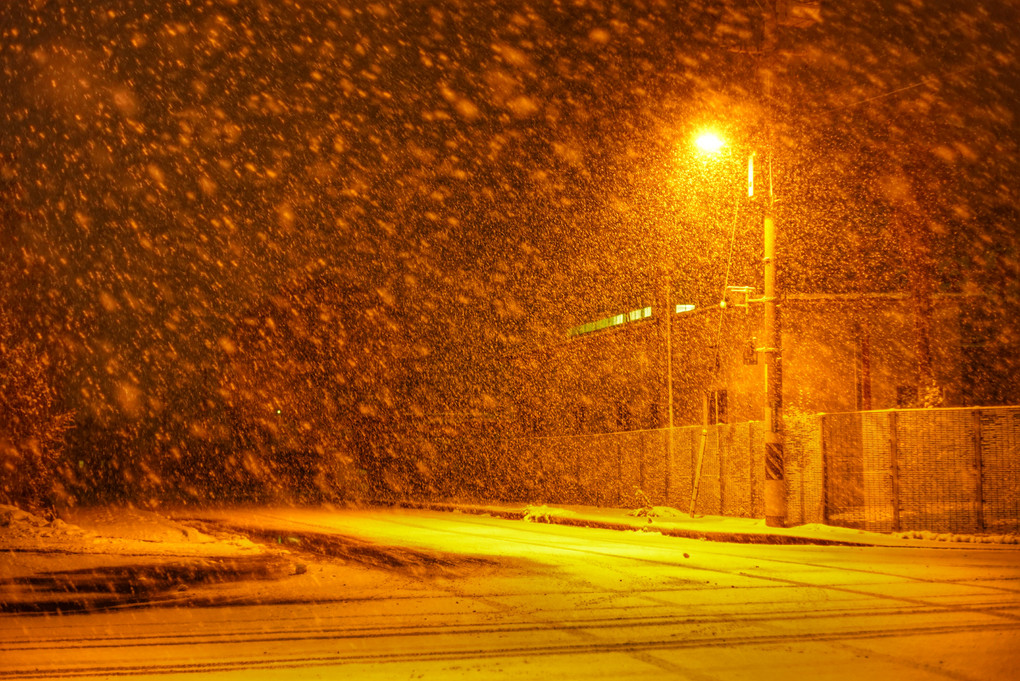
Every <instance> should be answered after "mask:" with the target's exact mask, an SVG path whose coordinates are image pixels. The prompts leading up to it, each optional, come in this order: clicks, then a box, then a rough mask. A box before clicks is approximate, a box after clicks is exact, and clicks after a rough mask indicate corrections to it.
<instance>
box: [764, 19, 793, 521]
mask: <svg viewBox="0 0 1020 681" xmlns="http://www.w3.org/2000/svg"><path fill="white" fill-rule="evenodd" d="M777 5H780V3H779V2H777V0H773V1H772V2H769V3H768V4H767V5H766V6H765V8H764V13H765V45H764V50H763V54H762V65H761V77H762V100H763V104H764V107H765V125H766V140H765V141H766V144H767V145H768V146H767V154H766V159H765V161H766V163H767V164H768V168H767V172H768V182H769V186H768V195H767V196H766V197H765V215H764V217H763V219H762V230H763V232H764V254H763V257H762V262H763V265H764V270H765V272H764V279H765V281H764V292H763V301H762V302H763V303H764V306H765V348H764V352H765V524H766V525H768V526H769V527H785V526H786V516H787V503H786V470H785V468H786V466H785V452H784V451H783V450H784V444H785V432H784V427H783V356H782V352H783V327H782V316H781V314H780V309H779V281H778V279H779V278H778V276H777V274H778V262H777V260H776V241H777V240H778V230H777V229H776V221H775V217H774V216H773V207H774V206H773V204H774V195H773V191H772V148H773V145H772V137H773V133H772V116H773V111H772V79H773V76H774V74H773V68H774V65H773V63H772V59H773V55H774V54H775V50H776V44H777V41H778V31H779V16H778V10H779V8H778V7H777Z"/></svg>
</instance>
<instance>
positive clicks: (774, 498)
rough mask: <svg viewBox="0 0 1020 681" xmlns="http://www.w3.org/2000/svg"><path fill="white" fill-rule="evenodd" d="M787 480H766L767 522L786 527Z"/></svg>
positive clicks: (772, 525)
mask: <svg viewBox="0 0 1020 681" xmlns="http://www.w3.org/2000/svg"><path fill="white" fill-rule="evenodd" d="M786 515H787V508H786V481H785V480H765V524H766V525H768V526H769V527H786Z"/></svg>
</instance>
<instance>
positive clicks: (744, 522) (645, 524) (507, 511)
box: [392, 501, 1020, 550]
mask: <svg viewBox="0 0 1020 681" xmlns="http://www.w3.org/2000/svg"><path fill="white" fill-rule="evenodd" d="M392 505H395V506H399V507H402V508H419V509H425V510H434V511H447V512H453V513H472V514H479V515H491V516H494V517H499V518H506V519H508V520H524V521H528V522H536V523H552V524H558V525H573V526H578V527H594V528H601V529H607V530H622V531H640V532H658V533H660V534H663V535H667V536H670V537H684V538H688V539H704V540H706V541H719V542H732V543H742V544H811V545H816V546H879V547H901V548H936V549H975V548H982V549H997V550H1020V546H1018V544H1020V537H1018V536H1017V535H962V534H950V533H943V534H939V533H934V532H913V533H912V532H902V533H898V534H886V533H882V532H866V531H864V530H855V529H850V528H845V527H833V526H829V525H820V524H809V525H798V526H796V527H768V526H767V525H765V520H764V519H755V518H730V517H725V516H701V515H694V516H691V515H689V514H687V513H684V512H683V511H678V510H676V509H674V508H669V507H664V506H655V507H652V508H645V509H639V510H637V511H635V510H632V509H622V508H600V507H596V506H544V505H543V506H528V505H525V506H516V505H509V504H463V503H453V502H410V501H402V502H396V503H394V504H392ZM911 535H920V536H911Z"/></svg>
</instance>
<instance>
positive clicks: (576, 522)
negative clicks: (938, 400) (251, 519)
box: [379, 501, 952, 548]
mask: <svg viewBox="0 0 1020 681" xmlns="http://www.w3.org/2000/svg"><path fill="white" fill-rule="evenodd" d="M379 503H380V505H387V506H394V507H397V508H410V509H419V510H426V511H442V512H447V513H453V512H460V513H469V514H472V515H489V516H493V517H496V518H503V519H505V520H525V519H527V518H528V511H527V509H509V508H505V507H502V506H475V505H471V504H454V503H445V502H430V501H390V502H379ZM532 522H536V523H544V524H549V525H568V526H571V527H591V528H596V529H603V530H616V531H622V532H656V533H658V534H662V535H664V536H667V537H679V538H682V539H703V540H706V541H716V542H724V543H730V544H772V545H784V544H785V545H796V546H854V547H867V546H876V547H884V548H888V547H897V546H902V547H905V548H918V546H917V545H916V544H915V545H910V544H906V543H904V544H884V543H876V542H870V541H863V540H862V541H853V540H848V539H822V538H818V537H805V536H803V535H796V534H780V533H772V532H716V531H712V530H693V529H688V528H681V527H670V526H664V525H656V524H653V523H649V524H647V525H645V524H642V523H640V522H637V521H635V522H633V523H628V522H614V521H611V520H597V519H594V518H585V517H583V516H556V515H547V516H543V517H541V518H536V519H534V520H532ZM936 548H952V547H936Z"/></svg>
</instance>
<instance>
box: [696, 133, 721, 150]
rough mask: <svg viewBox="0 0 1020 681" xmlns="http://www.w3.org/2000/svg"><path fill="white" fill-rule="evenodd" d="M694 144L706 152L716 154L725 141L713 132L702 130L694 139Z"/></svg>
mask: <svg viewBox="0 0 1020 681" xmlns="http://www.w3.org/2000/svg"><path fill="white" fill-rule="evenodd" d="M694 144H695V145H696V146H697V147H698V149H700V150H701V151H703V152H705V153H706V154H718V153H719V152H720V151H721V150H722V148H723V147H724V146H726V143H725V142H723V140H722V138H721V137H719V135H717V134H715V133H714V132H703V133H701V134H700V135H698V137H697V138H696V139H695V140H694Z"/></svg>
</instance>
